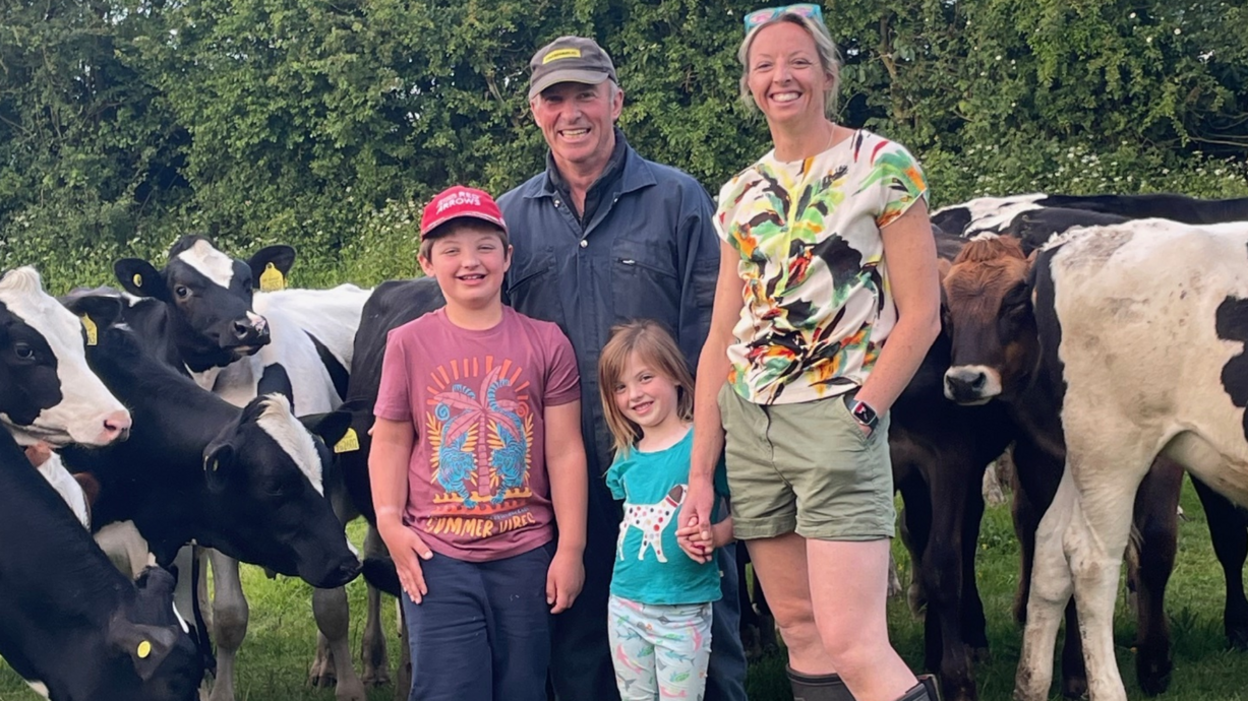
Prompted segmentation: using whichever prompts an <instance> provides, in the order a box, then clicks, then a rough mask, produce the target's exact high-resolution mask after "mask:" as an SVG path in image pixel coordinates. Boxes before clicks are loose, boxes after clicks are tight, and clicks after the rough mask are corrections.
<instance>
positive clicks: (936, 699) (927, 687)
mask: <svg viewBox="0 0 1248 701" xmlns="http://www.w3.org/2000/svg"><path fill="white" fill-rule="evenodd" d="M897 701H940V682H938V681H937V680H936V677H935V676H933V675H931V674H920V675H919V683H918V684H915V685H914V688H913V689H911V690H910V691H907V692H906V693H904V694H902V695H901V698H899V699H897Z"/></svg>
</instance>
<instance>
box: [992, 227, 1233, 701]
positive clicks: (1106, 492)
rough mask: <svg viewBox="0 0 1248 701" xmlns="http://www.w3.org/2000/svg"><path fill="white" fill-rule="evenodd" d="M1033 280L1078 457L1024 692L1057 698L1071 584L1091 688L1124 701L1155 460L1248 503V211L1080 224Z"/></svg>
mask: <svg viewBox="0 0 1248 701" xmlns="http://www.w3.org/2000/svg"><path fill="white" fill-rule="evenodd" d="M1031 289H1032V295H1031V296H1032V298H1033V300H1034V317H1035V326H1036V330H1037V337H1038V340H1039V358H1040V367H1039V368H1038V372H1037V382H1039V383H1042V384H1043V385H1044V386H1046V387H1048V388H1049V389H1048V392H1049V393H1050V394H1051V396H1052V397H1053V398H1054V399H1055V401H1056V403H1057V406H1058V407H1059V410H1060V414H1059V416H1060V423H1061V430H1062V432H1063V434H1064V442H1065V467H1066V469H1065V473H1064V476H1063V478H1062V481H1061V484H1060V486H1059V487H1058V490H1057V494H1056V496H1055V498H1054V502H1053V505H1052V506H1051V507H1050V508H1049V509H1048V511H1047V512H1046V513H1045V515H1044V517H1043V519H1042V520H1041V522H1040V527H1039V529H1038V530H1037V533H1036V553H1035V563H1034V571H1033V576H1032V581H1031V596H1030V599H1029V601H1028V608H1027V628H1026V633H1025V636H1024V641H1023V650H1022V658H1021V660H1020V663H1019V669H1018V676H1017V679H1016V684H1015V698H1017V699H1020V700H1021V701H1038V700H1039V699H1046V698H1048V694H1049V686H1050V682H1051V679H1052V664H1053V645H1054V639H1055V637H1056V634H1057V628H1058V625H1059V623H1060V620H1061V617H1062V615H1061V614H1062V609H1063V608H1064V607H1065V605H1066V603H1067V601H1068V600H1069V599H1070V598H1071V596H1072V594H1073V595H1074V600H1075V604H1076V607H1077V609H1078V612H1079V619H1080V633H1081V637H1082V639H1083V647H1084V655H1085V659H1086V662H1087V670H1088V692H1089V695H1090V697H1091V699H1092V700H1093V701H1125V699H1126V694H1125V691H1124V689H1123V685H1122V679H1121V677H1120V676H1119V672H1118V667H1117V663H1116V661H1115V657H1114V641H1113V621H1112V617H1113V606H1114V601H1115V598H1116V595H1117V584H1118V576H1119V568H1120V566H1121V563H1122V554H1123V552H1124V549H1125V547H1126V545H1127V541H1128V537H1129V533H1130V527H1131V520H1132V519H1131V516H1132V503H1133V501H1134V499H1135V493H1136V490H1137V488H1138V486H1139V485H1140V482H1141V480H1143V478H1144V476H1145V475H1146V474H1147V473H1148V472H1149V468H1150V465H1151V464H1152V463H1153V461H1154V458H1156V457H1158V456H1166V457H1168V458H1170V459H1173V460H1174V461H1176V462H1178V463H1179V464H1181V465H1183V466H1184V467H1185V468H1187V469H1188V470H1189V471H1190V472H1191V473H1192V474H1193V475H1195V476H1197V477H1199V478H1200V479H1201V480H1202V481H1203V482H1204V483H1205V484H1206V485H1208V486H1210V487H1211V488H1213V489H1214V490H1216V491H1218V492H1220V493H1222V494H1224V495H1226V496H1227V497H1230V498H1231V499H1232V500H1233V501H1235V502H1237V503H1239V504H1248V423H1246V422H1245V413H1244V407H1245V405H1248V362H1245V360H1244V359H1245V357H1246V356H1245V350H1246V349H1245V342H1248V301H1246V300H1248V224H1245V223H1238V224H1221V225H1209V226H1200V227H1197V226H1188V225H1183V224H1177V223H1174V222H1170V221H1163V220H1151V219H1150V220H1139V221H1133V222H1128V223H1125V224H1119V225H1114V226H1107V227H1093V228H1088V229H1082V230H1075V231H1073V232H1071V233H1070V234H1068V236H1067V238H1066V240H1064V241H1063V242H1061V243H1060V244H1058V245H1054V246H1052V247H1049V248H1047V249H1046V250H1043V251H1042V252H1041V253H1040V255H1039V257H1038V260H1037V261H1036V264H1035V267H1034V270H1033V273H1032V285H1031ZM1141 359H1146V361H1147V362H1142V360H1141Z"/></svg>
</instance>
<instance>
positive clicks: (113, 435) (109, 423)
mask: <svg viewBox="0 0 1248 701" xmlns="http://www.w3.org/2000/svg"><path fill="white" fill-rule="evenodd" d="M129 436H130V412H128V411H125V410H121V411H114V412H113V413H111V414H109V415H108V416H105V417H104V428H103V430H102V431H100V444H101V445H106V444H108V443H112V442H114V441H117V440H125V439H126V438H128V437H129Z"/></svg>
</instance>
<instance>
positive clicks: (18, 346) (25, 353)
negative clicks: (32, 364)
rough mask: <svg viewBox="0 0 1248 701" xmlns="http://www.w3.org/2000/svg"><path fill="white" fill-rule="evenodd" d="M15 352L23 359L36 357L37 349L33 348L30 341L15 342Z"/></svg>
mask: <svg viewBox="0 0 1248 701" xmlns="http://www.w3.org/2000/svg"><path fill="white" fill-rule="evenodd" d="M13 353H14V355H16V356H17V357H18V358H20V359H21V360H34V359H35V349H34V348H31V347H30V344H29V343H15V344H14V345H13Z"/></svg>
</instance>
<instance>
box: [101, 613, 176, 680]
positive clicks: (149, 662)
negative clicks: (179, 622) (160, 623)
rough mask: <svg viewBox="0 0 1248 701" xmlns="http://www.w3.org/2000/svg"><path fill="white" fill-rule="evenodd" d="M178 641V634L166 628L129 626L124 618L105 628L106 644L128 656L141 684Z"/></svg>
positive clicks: (131, 624)
mask: <svg viewBox="0 0 1248 701" xmlns="http://www.w3.org/2000/svg"><path fill="white" fill-rule="evenodd" d="M177 642H178V636H177V634H176V633H174V632H173V630H171V629H169V628H164V627H157V626H149V625H144V624H142V623H132V622H130V621H128V620H126V618H125V617H123V616H117V617H116V618H114V619H113V621H112V623H111V624H110V625H109V627H108V644H109V645H110V646H112V647H113V648H114V649H116V650H119V651H121V652H124V653H126V654H127V655H129V656H130V660H131V661H133V662H134V671H135V672H136V673H137V674H138V675H139V679H142V680H143V681H144V682H146V681H148V680H149V679H151V678H152V675H154V674H155V673H156V670H157V669H159V668H160V663H162V662H164V661H165V658H166V657H168V656H169V652H170V651H171V650H173V648H174V646H175V645H176V644H177Z"/></svg>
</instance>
